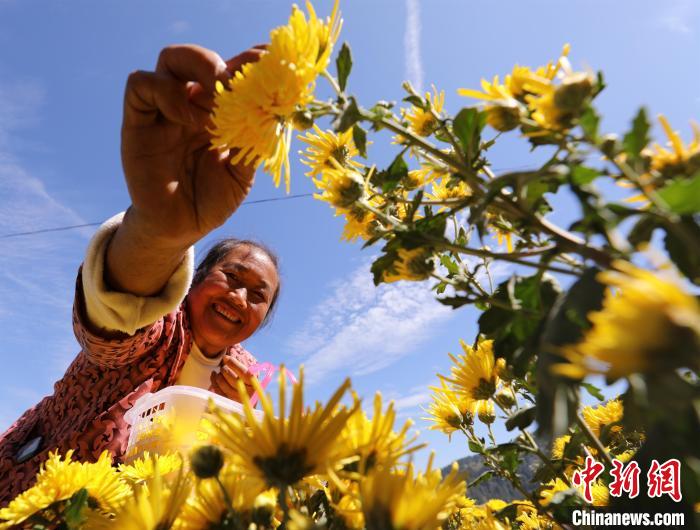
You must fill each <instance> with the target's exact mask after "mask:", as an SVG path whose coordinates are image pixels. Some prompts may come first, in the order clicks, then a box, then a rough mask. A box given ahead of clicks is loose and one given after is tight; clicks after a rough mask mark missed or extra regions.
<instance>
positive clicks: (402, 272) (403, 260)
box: [382, 248, 435, 283]
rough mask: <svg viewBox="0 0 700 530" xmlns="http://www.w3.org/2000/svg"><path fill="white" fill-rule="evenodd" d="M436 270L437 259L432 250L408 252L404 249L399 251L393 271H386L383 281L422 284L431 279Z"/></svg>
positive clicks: (424, 249) (416, 249) (419, 249)
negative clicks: (421, 282)
mask: <svg viewBox="0 0 700 530" xmlns="http://www.w3.org/2000/svg"><path fill="white" fill-rule="evenodd" d="M434 270H435V258H434V255H433V251H432V250H431V249H426V248H415V249H413V250H406V249H405V248H402V249H400V250H399V251H398V256H397V259H396V260H395V261H394V263H393V264H392V265H391V269H390V270H385V271H384V276H383V277H382V280H383V281H384V282H385V283H392V282H397V281H399V280H407V281H410V282H420V281H423V280H426V279H428V278H430V275H431V274H432V272H433V271H434Z"/></svg>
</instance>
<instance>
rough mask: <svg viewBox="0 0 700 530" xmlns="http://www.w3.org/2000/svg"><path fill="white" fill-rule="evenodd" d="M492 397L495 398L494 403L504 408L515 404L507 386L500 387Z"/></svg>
mask: <svg viewBox="0 0 700 530" xmlns="http://www.w3.org/2000/svg"><path fill="white" fill-rule="evenodd" d="M494 399H495V400H496V403H498V404H499V405H500V406H501V407H503V408H504V409H509V408H511V407H512V406H513V405H515V398H514V397H513V394H512V393H511V391H510V389H507V388H502V389H501V390H499V391H498V393H497V394H496V397H495V398H494Z"/></svg>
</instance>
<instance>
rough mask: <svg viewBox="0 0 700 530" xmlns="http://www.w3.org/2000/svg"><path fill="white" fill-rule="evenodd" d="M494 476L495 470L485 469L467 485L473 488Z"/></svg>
mask: <svg viewBox="0 0 700 530" xmlns="http://www.w3.org/2000/svg"><path fill="white" fill-rule="evenodd" d="M492 476H493V471H491V470H489V471H484V472H483V473H482V474H481V475H479V476H478V477H476V478H475V479H474V480H472V481H471V482H470V483H469V484H468V485H467V489H469V488H473V487H474V486H478V485H479V484H481V483H482V482H484V481H486V480H488V479H490V478H491V477H492Z"/></svg>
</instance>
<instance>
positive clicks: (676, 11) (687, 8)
mask: <svg viewBox="0 0 700 530" xmlns="http://www.w3.org/2000/svg"><path fill="white" fill-rule="evenodd" d="M660 5H661V4H660ZM663 6H664V8H663V9H664V11H663V12H662V13H661V16H660V17H659V18H658V20H659V24H660V25H661V27H663V28H665V29H667V30H669V31H671V32H673V33H681V34H691V33H693V32H694V31H695V28H697V23H698V18H700V17H699V15H700V5H699V4H698V2H697V0H668V1H667V2H664V3H663Z"/></svg>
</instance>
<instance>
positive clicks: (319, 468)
mask: <svg viewBox="0 0 700 530" xmlns="http://www.w3.org/2000/svg"><path fill="white" fill-rule="evenodd" d="M283 374H284V369H282V370H280V377H279V404H278V405H279V409H278V413H277V415H275V412H274V409H273V406H272V400H271V399H270V396H269V395H267V394H265V393H264V391H263V390H262V388H261V387H260V384H259V383H258V381H257V380H256V379H253V385H254V387H255V390H256V392H258V394H259V395H260V403H261V405H262V408H263V411H264V413H265V415H264V417H263V420H262V422H258V421H257V420H256V419H255V417H254V416H253V408H252V407H251V406H250V403H249V401H248V394H247V391H246V389H245V386H244V385H243V383H242V382H241V381H239V383H240V384H239V385H238V392H239V393H240V395H242V396H244V398H245V399H243V409H244V412H245V417H241V416H239V415H237V414H229V413H225V412H222V411H220V410H218V409H214V411H213V414H214V416H215V417H216V418H217V420H218V422H217V425H216V426H215V433H216V436H217V438H218V439H219V440H220V441H221V443H222V445H223V446H224V447H225V448H227V449H228V450H230V452H231V453H232V454H231V459H232V460H231V462H232V466H233V467H234V468H236V469H238V471H239V472H240V473H242V474H245V475H246V476H249V477H258V478H259V479H260V480H262V481H264V482H265V483H266V484H267V485H268V486H270V487H286V486H290V485H293V484H295V483H297V482H298V481H300V480H301V479H303V478H304V477H307V476H310V475H315V474H321V473H323V474H331V475H334V474H335V470H336V469H337V468H339V467H341V466H342V465H344V464H345V463H346V461H347V459H348V454H347V448H346V447H345V446H344V444H343V443H342V440H341V438H340V434H341V432H342V430H343V427H344V425H345V424H346V423H347V421H348V420H349V418H350V417H351V416H352V415H353V414H354V413H355V412H356V411H357V409H358V408H359V406H360V404H359V403H357V402H356V403H355V404H354V405H353V406H352V407H350V408H348V407H345V406H339V402H340V400H341V399H342V397H343V395H344V394H345V392H346V391H347V390H348V389H349V388H350V380H346V381H345V382H344V383H343V384H342V385H341V386H340V387H339V388H338V390H336V392H335V393H334V394H333V396H332V397H331V399H330V400H329V401H328V403H327V404H326V406H325V407H324V406H322V405H321V403H318V402H317V403H316V404H315V406H314V408H313V409H310V408H305V407H304V372H303V369H301V370H300V374H299V382H298V383H295V384H294V385H293V391H292V403H291V409H290V410H289V412H287V407H286V402H287V390H286V379H285V377H284V375H283Z"/></svg>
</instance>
